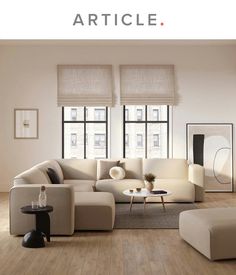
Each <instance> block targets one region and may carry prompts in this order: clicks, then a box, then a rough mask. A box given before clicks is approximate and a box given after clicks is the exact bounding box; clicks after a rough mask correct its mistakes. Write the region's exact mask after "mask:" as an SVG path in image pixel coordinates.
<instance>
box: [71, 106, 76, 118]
mask: <svg viewBox="0 0 236 275" xmlns="http://www.w3.org/2000/svg"><path fill="white" fill-rule="evenodd" d="M76 119H77V109H76V108H71V120H76Z"/></svg>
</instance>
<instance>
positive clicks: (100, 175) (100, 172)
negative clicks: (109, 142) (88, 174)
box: [97, 159, 119, 180]
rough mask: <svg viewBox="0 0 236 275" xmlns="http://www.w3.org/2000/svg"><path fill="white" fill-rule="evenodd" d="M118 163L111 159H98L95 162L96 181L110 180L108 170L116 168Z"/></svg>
mask: <svg viewBox="0 0 236 275" xmlns="http://www.w3.org/2000/svg"><path fill="white" fill-rule="evenodd" d="M118 163H119V161H118V160H111V159H109V160H108V159H106V160H105V159H99V160H98V161H97V179H98V180H104V179H111V176H110V174H109V172H110V169H111V168H112V167H115V166H117V165H118Z"/></svg>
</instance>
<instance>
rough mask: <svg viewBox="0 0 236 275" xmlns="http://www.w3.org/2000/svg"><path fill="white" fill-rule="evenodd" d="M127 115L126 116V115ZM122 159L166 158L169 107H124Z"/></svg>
mask: <svg viewBox="0 0 236 275" xmlns="http://www.w3.org/2000/svg"><path fill="white" fill-rule="evenodd" d="M127 114H128V115H127ZM123 129H124V130H123V134H124V136H123V140H124V142H123V144H124V147H123V157H125V158H136V157H140V158H167V157H168V150H169V148H168V144H169V107H168V106H166V105H162V106H156V105H148V106H147V105H146V106H145V105H139V106H135V105H126V106H124V125H123Z"/></svg>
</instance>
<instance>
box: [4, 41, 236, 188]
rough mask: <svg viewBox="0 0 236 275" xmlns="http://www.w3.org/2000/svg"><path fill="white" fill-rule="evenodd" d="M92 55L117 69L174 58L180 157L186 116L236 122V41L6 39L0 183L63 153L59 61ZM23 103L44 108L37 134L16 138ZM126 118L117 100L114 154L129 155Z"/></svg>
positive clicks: (89, 58) (176, 146)
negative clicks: (16, 119)
mask: <svg viewBox="0 0 236 275" xmlns="http://www.w3.org/2000/svg"><path fill="white" fill-rule="evenodd" d="M87 63H88V64H89V63H90V64H96V63H97V64H113V65H114V71H115V75H116V76H117V74H118V65H119V64H174V65H175V68H176V80H177V83H176V84H177V92H178V95H179V103H178V105H177V106H175V107H174V108H173V157H177V158H185V124H186V123H187V122H232V123H234V124H235V123H236V46H232V45H231V46H223V45H216V46H204V45H196V46H187V45H186V46H181V45H169V46H164V45H161V46H153V45H152V46H147V45H143V46H136V47H134V46H101V45H100V46H53V45H51V46H50V45H45V46H43V45H41V46H34V45H31V46H24V45H20V46H14V45H12V46H0V114H1V115H0V125H1V128H0V165H1V166H0V169H1V170H0V191H8V190H9V188H10V186H11V185H12V178H13V177H14V176H15V175H16V174H17V173H20V172H21V171H23V170H25V169H27V168H29V167H31V166H32V165H34V164H36V163H38V162H40V161H43V160H46V159H50V158H60V157H61V109H60V108H58V107H57V103H56V95H57V75H56V73H57V71H56V65H57V64H87ZM115 87H116V92H117V91H118V90H119V79H118V78H116V79H115ZM23 107H25V108H27V107H28V108H39V137H40V138H39V139H38V140H15V139H14V138H13V133H14V116H13V115H14V108H23ZM121 118H122V108H121V107H116V108H113V109H112V110H111V157H120V156H122V119H121ZM235 136H236V135H235ZM234 141H235V138H234Z"/></svg>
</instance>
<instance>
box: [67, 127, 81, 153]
mask: <svg viewBox="0 0 236 275" xmlns="http://www.w3.org/2000/svg"><path fill="white" fill-rule="evenodd" d="M64 157H65V158H84V126H83V124H82V123H65V124H64Z"/></svg>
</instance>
